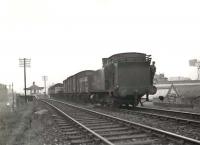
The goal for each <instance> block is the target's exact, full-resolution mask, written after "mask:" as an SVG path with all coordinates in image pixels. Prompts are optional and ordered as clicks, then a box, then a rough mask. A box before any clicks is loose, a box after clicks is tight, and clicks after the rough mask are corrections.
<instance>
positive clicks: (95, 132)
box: [43, 100, 200, 145]
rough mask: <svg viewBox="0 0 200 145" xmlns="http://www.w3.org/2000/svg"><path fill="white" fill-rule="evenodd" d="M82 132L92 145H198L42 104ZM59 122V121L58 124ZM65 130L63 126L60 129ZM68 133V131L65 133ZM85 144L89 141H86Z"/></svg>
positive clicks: (160, 132) (53, 103) (94, 114)
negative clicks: (51, 108) (55, 111)
mask: <svg viewBox="0 0 200 145" xmlns="http://www.w3.org/2000/svg"><path fill="white" fill-rule="evenodd" d="M43 102H45V103H47V104H48V105H50V106H51V107H53V108H54V109H56V110H57V111H59V112H60V113H61V114H62V116H63V117H64V118H68V120H70V121H71V122H73V123H72V124H76V125H75V126H78V128H82V129H84V130H85V131H82V132H85V136H86V137H87V139H88V136H89V138H90V139H91V138H92V139H93V140H92V141H89V142H90V143H93V144H97V142H98V144H110V145H111V144H124V145H129V144H130V145H136V144H137V145H138V144H141V145H144V144H153V145H162V144H163V145H166V144H169V145H177V144H181V145H182V144H187V145H189V144H200V141H198V140H195V139H191V138H187V137H183V136H180V135H177V134H173V133H170V132H167V131H163V130H159V129H156V128H153V127H149V126H145V125H142V124H139V123H134V122H130V121H127V120H124V119H120V118H117V117H113V116H110V115H106V114H103V113H99V112H95V111H91V110H88V109H84V108H81V107H77V106H74V105H70V104H67V103H63V102H60V101H55V100H48V101H43ZM61 122H62V121H61ZM64 126H65V125H64ZM65 131H66V132H68V131H69V130H68V129H65ZM88 140H89V139H88Z"/></svg>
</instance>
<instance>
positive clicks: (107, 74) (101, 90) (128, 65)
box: [49, 52, 156, 107]
mask: <svg viewBox="0 0 200 145" xmlns="http://www.w3.org/2000/svg"><path fill="white" fill-rule="evenodd" d="M102 63H103V67H102V69H99V70H84V71H81V72H79V73H77V74H74V75H72V76H70V77H68V78H67V79H65V80H64V81H63V85H62V86H61V84H59V85H58V84H56V85H54V86H51V87H50V88H49V92H50V93H49V95H50V96H51V97H55V98H62V99H63V98H65V99H71V100H79V101H84V102H88V101H89V102H93V103H101V104H108V105H114V106H117V107H118V106H121V105H124V104H125V105H132V106H133V107H134V106H137V105H138V103H139V102H140V100H141V97H142V96H144V95H145V94H155V93H156V87H154V86H153V84H152V80H151V78H152V77H151V72H150V64H151V56H150V55H146V54H144V53H136V52H130V53H119V54H115V55H112V56H111V57H109V58H103V59H102ZM56 86H57V87H58V86H59V89H58V88H57V87H56ZM61 88H62V89H61ZM55 90H60V91H55Z"/></svg>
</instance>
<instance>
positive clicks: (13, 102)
mask: <svg viewBox="0 0 200 145" xmlns="http://www.w3.org/2000/svg"><path fill="white" fill-rule="evenodd" d="M14 104H15V99H14V92H13V83H12V110H13V111H14V107H15V106H14Z"/></svg>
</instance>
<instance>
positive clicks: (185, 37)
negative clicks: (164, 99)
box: [0, 0, 200, 91]
mask: <svg viewBox="0 0 200 145" xmlns="http://www.w3.org/2000/svg"><path fill="white" fill-rule="evenodd" d="M199 7H200V1H199V0H167V1H166V0H165V1H164V0H57V1H55V0H1V1H0V50H1V51H0V66H1V73H0V83H4V84H7V85H9V84H11V83H12V82H13V83H14V89H15V90H16V91H22V90H23V87H24V86H23V85H24V84H23V68H20V67H19V58H30V59H31V67H30V68H27V86H30V85H31V84H32V82H33V81H35V82H36V84H37V85H39V86H43V81H42V76H44V75H46V76H48V82H47V84H48V85H51V84H53V83H58V82H62V81H63V80H64V79H66V78H67V77H68V76H70V75H73V74H74V73H77V72H79V71H82V70H86V69H91V70H96V69H100V68H101V67H102V60H101V59H102V58H104V57H109V56H111V55H113V54H116V53H122V52H141V53H146V54H150V55H152V59H153V60H154V61H156V67H157V73H164V74H165V76H167V77H173V76H185V77H191V78H192V79H196V77H197V68H195V67H190V66H189V63H188V61H189V60H190V59H194V58H196V59H200V27H199V26H200V9H199Z"/></svg>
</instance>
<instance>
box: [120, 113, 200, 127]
mask: <svg viewBox="0 0 200 145" xmlns="http://www.w3.org/2000/svg"><path fill="white" fill-rule="evenodd" d="M121 111H124V112H127V113H129V112H130V113H138V114H144V115H149V116H156V117H162V118H167V119H172V120H178V121H185V122H187V123H194V124H197V125H200V121H196V120H192V119H185V118H180V117H173V116H169V115H160V114H155V113H149V112H141V111H135V110H126V109H121Z"/></svg>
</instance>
